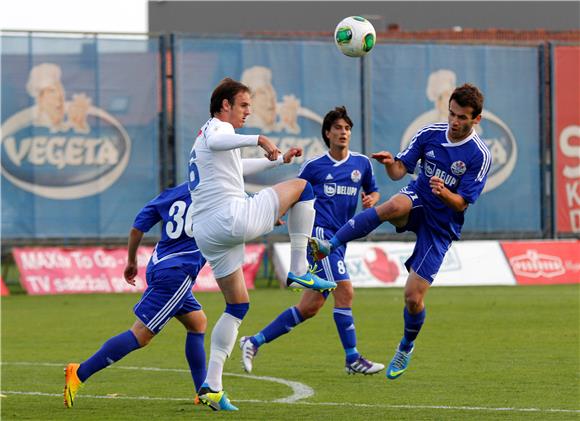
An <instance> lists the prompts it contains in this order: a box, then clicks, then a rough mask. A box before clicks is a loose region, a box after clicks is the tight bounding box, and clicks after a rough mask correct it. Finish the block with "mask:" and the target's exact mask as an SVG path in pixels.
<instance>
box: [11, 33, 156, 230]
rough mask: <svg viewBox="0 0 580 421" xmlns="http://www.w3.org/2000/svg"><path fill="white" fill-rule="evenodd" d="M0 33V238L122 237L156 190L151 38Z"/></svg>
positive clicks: (154, 93) (153, 79)
mask: <svg viewBox="0 0 580 421" xmlns="http://www.w3.org/2000/svg"><path fill="white" fill-rule="evenodd" d="M0 41H1V43H2V76H1V90H2V107H1V110H2V111H1V132H2V138H1V141H0V156H1V160H0V166H1V168H0V170H1V192H2V200H1V202H2V205H1V206H2V235H3V238H5V239H11V238H17V239H26V238H38V237H41V238H87V237H92V238H103V237H119V236H122V237H125V236H126V234H127V230H128V228H127V227H129V226H130V224H131V222H132V221H133V217H134V215H135V213H136V212H137V211H138V210H139V209H140V206H142V205H143V204H145V203H146V202H147V201H148V200H150V199H151V198H152V197H154V196H155V195H156V194H157V193H158V191H159V176H158V174H159V159H158V149H159V148H158V134H159V130H158V126H159V118H158V115H159V114H158V110H159V99H158V83H159V71H158V67H159V65H158V59H159V58H158V55H157V49H158V40H157V39H151V40H107V39H102V38H98V39H97V38H92V39H91V38H85V37H82V38H73V37H69V38H58V37H50V38H42V37H40V36H39V37H21V36H2V37H1V38H0ZM143 69H147V71H143Z"/></svg>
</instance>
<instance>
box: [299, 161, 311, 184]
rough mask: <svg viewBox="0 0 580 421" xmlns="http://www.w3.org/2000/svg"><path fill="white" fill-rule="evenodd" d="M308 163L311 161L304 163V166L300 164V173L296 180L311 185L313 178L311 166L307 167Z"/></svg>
mask: <svg viewBox="0 0 580 421" xmlns="http://www.w3.org/2000/svg"><path fill="white" fill-rule="evenodd" d="M310 162H311V161H306V162H305V163H304V164H302V167H300V172H299V173H298V178H301V179H303V180H306V181H308V182H309V183H310V184H312V183H313V181H312V177H313V172H312V165H308V164H310Z"/></svg>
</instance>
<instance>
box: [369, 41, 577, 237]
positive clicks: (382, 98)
mask: <svg viewBox="0 0 580 421" xmlns="http://www.w3.org/2000/svg"><path fill="white" fill-rule="evenodd" d="M369 58H370V62H371V72H372V80H371V95H372V97H371V102H372V105H371V106H372V149H373V151H380V150H387V151H391V152H393V153H397V152H399V151H401V150H403V149H404V148H406V147H407V146H408V144H409V143H410V141H411V139H412V138H413V136H414V135H415V133H416V132H418V131H419V130H420V129H421V128H423V127H425V126H427V125H429V124H432V123H436V122H447V117H448V104H449V97H450V96H451V93H452V92H453V90H454V89H455V88H456V87H457V86H460V85H462V84H464V83H466V82H469V83H473V84H475V85H476V86H478V87H479V88H480V89H481V91H482V92H483V94H484V97H485V102H484V109H483V113H482V120H481V124H479V125H477V126H476V127H475V128H476V131H477V133H478V135H479V137H480V138H481V139H482V140H483V141H484V142H485V143H486V145H487V146H488V147H489V149H490V150H491V154H492V158H493V164H492V167H491V170H490V173H489V175H488V179H487V183H486V187H485V190H484V193H483V195H482V196H481V197H480V198H479V200H478V201H477V202H476V203H475V204H474V205H471V206H470V207H469V210H468V212H467V216H466V222H465V227H464V231H466V232H467V231H469V232H485V233H490V232H506V231H507V232H536V233H541V228H542V224H541V222H542V221H541V185H542V182H543V181H542V177H541V172H540V168H541V165H540V103H539V101H540V97H541V93H540V91H539V89H540V85H541V84H540V80H539V74H540V71H539V53H538V48H537V47H508V46H482V45H432V44H431V45H430V44H421V45H410V44H398V45H395V44H379V45H377V46H376V47H375V48H374V49H373V52H372V54H370V55H369ZM576 109H577V108H576ZM376 174H377V177H378V178H377V180H378V182H379V184H380V186H381V194H382V196H383V197H384V198H387V197H389V196H391V195H392V194H394V193H396V192H397V191H398V190H399V189H401V188H402V187H404V186H405V185H406V184H407V183H408V182H409V181H410V180H411V178H410V177H411V176H406V177H404V178H403V179H402V180H400V181H398V182H393V181H391V180H390V179H389V178H388V177H387V175H386V174H385V171H384V169H383V168H382V167H381V168H380V170H379V169H377V170H376ZM507 200H509V201H510V203H517V204H518V206H519V207H521V208H522V209H525V210H526V212H506V208H505V203H506V201H507ZM380 230H382V231H385V230H389V231H393V229H392V228H391V227H390V226H389V225H388V224H384V225H383V226H382V227H381V228H380Z"/></svg>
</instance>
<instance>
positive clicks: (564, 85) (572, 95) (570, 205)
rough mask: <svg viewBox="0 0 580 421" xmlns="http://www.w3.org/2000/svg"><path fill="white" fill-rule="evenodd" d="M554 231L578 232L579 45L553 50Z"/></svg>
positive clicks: (579, 154)
mask: <svg viewBox="0 0 580 421" xmlns="http://www.w3.org/2000/svg"><path fill="white" fill-rule="evenodd" d="M553 63H554V65H553V66H554V67H553V72H554V77H553V79H552V80H553V86H554V91H553V97H552V98H553V104H554V113H553V114H552V118H553V121H554V122H553V124H552V127H553V128H554V137H553V139H554V145H553V146H554V149H555V154H554V156H555V158H556V159H555V160H556V163H555V169H554V177H555V183H556V204H555V212H556V230H557V232H559V233H566V234H569V233H576V234H578V233H580V76H579V75H580V47H578V46H556V47H554V51H553Z"/></svg>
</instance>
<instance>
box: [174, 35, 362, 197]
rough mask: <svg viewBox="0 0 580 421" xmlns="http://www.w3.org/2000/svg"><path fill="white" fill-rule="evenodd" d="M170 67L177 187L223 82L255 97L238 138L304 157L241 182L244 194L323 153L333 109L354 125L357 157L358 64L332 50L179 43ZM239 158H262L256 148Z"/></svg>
mask: <svg viewBox="0 0 580 421" xmlns="http://www.w3.org/2000/svg"><path fill="white" fill-rule="evenodd" d="M175 66H176V70H175V73H176V110H177V114H176V148H175V149H176V154H177V159H176V163H177V170H176V172H177V180H178V182H181V181H182V180H186V174H187V163H188V158H189V152H190V150H191V147H192V145H193V141H194V139H195V137H196V136H197V133H198V131H199V129H200V127H201V126H202V125H203V124H204V123H205V122H206V121H207V120H208V119H209V101H210V96H211V92H212V91H213V89H214V88H215V87H216V86H217V84H218V83H219V82H220V80H222V79H223V78H225V77H230V78H233V79H236V80H239V81H240V82H242V83H244V84H246V85H247V86H248V87H250V89H251V90H252V93H253V97H252V114H251V115H250V116H249V117H248V118H247V120H246V124H245V128H244V129H242V130H239V131H238V132H239V133H247V134H258V133H261V134H264V135H266V136H268V137H269V138H270V139H272V140H273V141H274V142H275V143H276V144H277V145H278V148H279V149H280V150H281V151H282V152H285V151H286V150H288V149H289V148H290V147H295V146H299V147H302V148H303V149H304V155H303V156H302V157H299V158H297V159H295V160H294V161H293V163H292V164H290V165H283V166H281V167H278V168H276V169H272V170H268V171H264V172H263V173H260V174H255V175H252V176H249V177H246V180H245V181H246V190H247V191H248V192H256V191H258V190H260V189H262V188H264V187H267V186H270V185H273V184H275V183H277V182H280V181H283V180H286V179H288V178H292V177H295V176H296V174H297V173H298V171H299V169H300V166H301V165H302V164H303V163H304V161H305V160H308V159H310V158H312V157H314V156H317V155H320V154H323V153H326V151H327V148H326V146H325V145H324V142H323V140H322V135H321V131H320V130H321V125H322V119H323V117H324V115H325V114H326V113H327V112H328V111H329V110H331V109H333V108H334V107H336V106H339V105H345V106H346V108H347V110H348V112H349V115H350V116H351V118H352V120H353V122H354V127H353V129H352V141H351V148H352V149H353V150H356V151H360V150H361V147H362V139H361V127H362V126H363V122H362V115H361V72H360V61H359V60H352V59H345V57H344V56H342V55H341V54H340V52H338V50H337V49H336V48H335V47H334V45H332V43H331V42H321V41H312V40H311V41H300V40H292V41H284V40H239V39H236V40H229V39H204V38H186V37H183V38H182V37H178V38H177V40H176V55H175ZM242 156H243V157H244V158H262V157H263V156H264V154H263V151H262V149H261V148H259V147H257V146H256V147H247V148H243V150H242Z"/></svg>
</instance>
